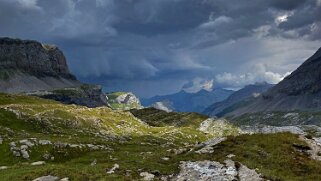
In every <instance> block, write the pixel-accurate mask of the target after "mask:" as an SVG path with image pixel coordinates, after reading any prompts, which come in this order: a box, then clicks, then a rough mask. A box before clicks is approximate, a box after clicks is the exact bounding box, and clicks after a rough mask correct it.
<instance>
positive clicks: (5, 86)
mask: <svg viewBox="0 0 321 181" xmlns="http://www.w3.org/2000/svg"><path fill="white" fill-rule="evenodd" d="M80 84H81V83H80V82H78V81H77V79H76V77H75V76H74V75H72V74H71V73H70V72H69V69H68V65H67V62H66V58H65V56H64V54H63V53H62V51H60V50H59V48H58V47H56V46H54V45H43V44H41V43H39V42H37V41H31V40H19V39H11V38H0V92H7V93H20V92H29V91H37V90H52V89H55V88H64V87H74V86H79V85H80Z"/></svg>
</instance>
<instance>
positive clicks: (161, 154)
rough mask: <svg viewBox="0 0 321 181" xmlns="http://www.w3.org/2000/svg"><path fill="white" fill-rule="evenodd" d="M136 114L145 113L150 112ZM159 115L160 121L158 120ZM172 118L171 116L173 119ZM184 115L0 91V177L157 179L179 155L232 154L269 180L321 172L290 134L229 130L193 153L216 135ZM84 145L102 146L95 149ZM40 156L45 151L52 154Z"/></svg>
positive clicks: (309, 177) (171, 168)
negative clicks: (208, 150)
mask: <svg viewBox="0 0 321 181" xmlns="http://www.w3.org/2000/svg"><path fill="white" fill-rule="evenodd" d="M141 114H142V119H143V118H144V119H145V116H148V115H150V114H146V115H144V114H145V113H144V114H143V113H141ZM157 116H159V119H161V118H164V120H161V121H160V122H157V120H158V117H157ZM193 116H194V117H193ZM170 117H171V116H170ZM173 117H174V118H175V119H172V121H173V120H176V119H178V118H176V117H175V116H173ZM183 117H187V118H189V119H187V120H186V122H182V124H179V125H177V124H176V123H175V122H172V121H171V119H166V116H164V115H162V116H160V115H158V114H156V116H155V117H154V116H152V118H155V119H154V120H155V121H156V122H157V124H158V125H157V126H150V125H149V124H147V123H146V122H143V121H141V120H139V119H137V118H136V117H134V116H133V115H132V114H131V113H130V112H126V111H115V110H111V109H110V108H107V107H103V108H87V107H82V106H75V105H63V104H60V103H58V102H55V101H51V100H45V99H40V98H36V97H28V96H22V95H7V94H0V137H1V139H3V143H2V144H0V167H1V166H8V167H9V168H8V169H5V170H0V178H1V180H4V181H6V180H8V181H9V180H32V179H35V178H37V177H40V176H44V175H55V176H58V177H60V178H63V177H68V178H70V179H71V180H84V181H85V180H139V179H141V176H140V175H139V174H140V173H141V172H144V171H146V172H149V173H153V174H154V175H155V176H156V180H160V178H161V177H162V176H164V175H171V174H175V173H178V171H179V164H180V161H187V160H189V161H196V160H219V161H222V159H224V158H225V156H226V155H228V154H231V153H233V154H235V155H236V157H235V158H233V159H235V161H239V162H241V163H243V164H245V165H247V166H249V167H251V168H258V172H259V173H262V174H263V175H264V176H265V177H266V178H269V179H271V180H278V179H279V180H300V179H302V178H304V177H305V178H306V179H305V180H313V179H314V180H320V178H321V176H320V175H321V164H319V162H316V161H313V160H311V159H309V158H308V156H307V155H305V154H303V153H302V152H300V151H299V150H296V148H295V147H294V146H293V144H294V143H295V145H304V144H305V143H303V142H302V141H300V140H299V139H298V138H297V136H295V135H292V134H288V133H283V134H274V135H241V136H237V137H235V136H230V137H228V139H227V140H226V141H224V142H222V143H221V144H219V145H217V146H215V149H214V150H215V151H214V153H212V154H197V153H195V152H194V151H195V150H196V149H198V148H196V147H195V146H194V145H195V143H196V142H203V141H205V140H207V139H210V138H213V137H215V136H214V135H213V134H205V133H203V132H201V131H200V130H199V129H198V125H199V123H201V122H202V120H203V117H202V116H201V115H195V114H186V115H184V116H183ZM156 118H157V119H156ZM204 118H206V117H204ZM173 125H174V126H173ZM231 129H232V130H234V129H235V127H231ZM214 131H215V130H214ZM228 135H231V132H228V131H227V132H225V134H224V135H223V136H228ZM232 135H234V134H232ZM25 139H27V140H29V141H31V142H33V143H35V145H34V146H33V147H30V148H28V152H29V155H30V158H29V159H24V158H22V157H16V156H14V155H13V153H12V151H11V150H10V146H9V144H10V143H12V142H14V143H15V144H16V146H17V147H20V146H21V145H22V143H20V141H22V140H25ZM34 140H38V141H34ZM39 140H48V141H50V142H51V143H52V144H48V145H41V144H40V142H39ZM87 144H91V145H94V146H97V147H98V146H99V148H98V149H92V147H89V146H86V145H87ZM79 146H81V147H79ZM45 155H49V159H46V158H45ZM165 157H166V158H167V159H164V158H165ZM52 158H54V159H52ZM35 161H45V162H46V164H45V165H41V166H32V165H30V163H32V162H35ZM93 162H96V164H92V163H93ZM114 164H118V165H119V169H117V170H115V173H113V174H108V173H107V171H109V170H110V169H111V168H112V167H113V166H114ZM284 165H286V166H284ZM293 167H295V169H293Z"/></svg>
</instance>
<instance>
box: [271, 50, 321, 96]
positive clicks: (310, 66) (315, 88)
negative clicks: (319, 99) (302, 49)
mask: <svg viewBox="0 0 321 181" xmlns="http://www.w3.org/2000/svg"><path fill="white" fill-rule="evenodd" d="M320 70H321V48H319V50H318V51H317V52H316V53H315V54H314V55H312V56H311V57H310V58H309V59H308V60H306V61H305V62H304V63H303V64H302V65H301V66H300V67H298V68H297V69H296V70H295V71H293V72H292V73H291V75H289V76H287V77H286V78H285V79H284V80H282V81H281V82H280V83H279V84H277V85H276V86H275V87H273V88H272V89H271V90H270V91H269V92H268V93H267V97H270V96H272V95H273V94H277V93H281V94H286V95H302V94H314V93H319V92H321V86H320V85H321V71H320Z"/></svg>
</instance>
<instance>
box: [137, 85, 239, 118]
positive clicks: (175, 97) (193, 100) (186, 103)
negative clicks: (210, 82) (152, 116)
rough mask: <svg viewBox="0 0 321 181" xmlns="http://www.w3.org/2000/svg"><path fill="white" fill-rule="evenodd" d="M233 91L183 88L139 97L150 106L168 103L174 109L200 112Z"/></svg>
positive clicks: (144, 103) (144, 104)
mask: <svg viewBox="0 0 321 181" xmlns="http://www.w3.org/2000/svg"><path fill="white" fill-rule="evenodd" d="M233 92H234V91H232V90H226V89H221V88H218V89H214V90H213V91H207V90H200V91H198V92H196V93H188V92H186V91H184V90H182V91H180V92H178V93H175V94H170V95H164V96H155V97H152V98H148V99H141V102H142V104H143V106H145V107H147V106H151V105H153V104H154V103H156V102H164V101H166V102H167V103H170V105H171V107H172V108H173V109H174V111H179V112H198V113H201V112H202V111H203V110H204V109H205V108H206V107H208V106H209V105H211V104H213V103H215V102H219V101H222V100H224V99H226V98H227V97H228V96H230V95H231V94H232V93H233Z"/></svg>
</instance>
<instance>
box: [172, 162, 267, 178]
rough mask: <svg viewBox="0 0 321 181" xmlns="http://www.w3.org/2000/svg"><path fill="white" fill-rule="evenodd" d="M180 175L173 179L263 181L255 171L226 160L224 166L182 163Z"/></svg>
mask: <svg viewBox="0 0 321 181" xmlns="http://www.w3.org/2000/svg"><path fill="white" fill-rule="evenodd" d="M180 168H181V170H180V173H179V174H178V175H177V176H176V177H175V178H174V179H173V180H175V181H192V180H198V181H221V180H224V181H234V180H240V181H262V180H263V179H262V178H261V176H260V175H259V174H257V173H256V172H255V170H251V169H249V168H247V167H246V166H244V165H242V164H240V165H239V168H237V167H236V165H235V162H234V161H232V160H225V161H224V164H221V163H219V162H215V161H208V160H206V161H196V162H191V161H187V162H181V165H180Z"/></svg>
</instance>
